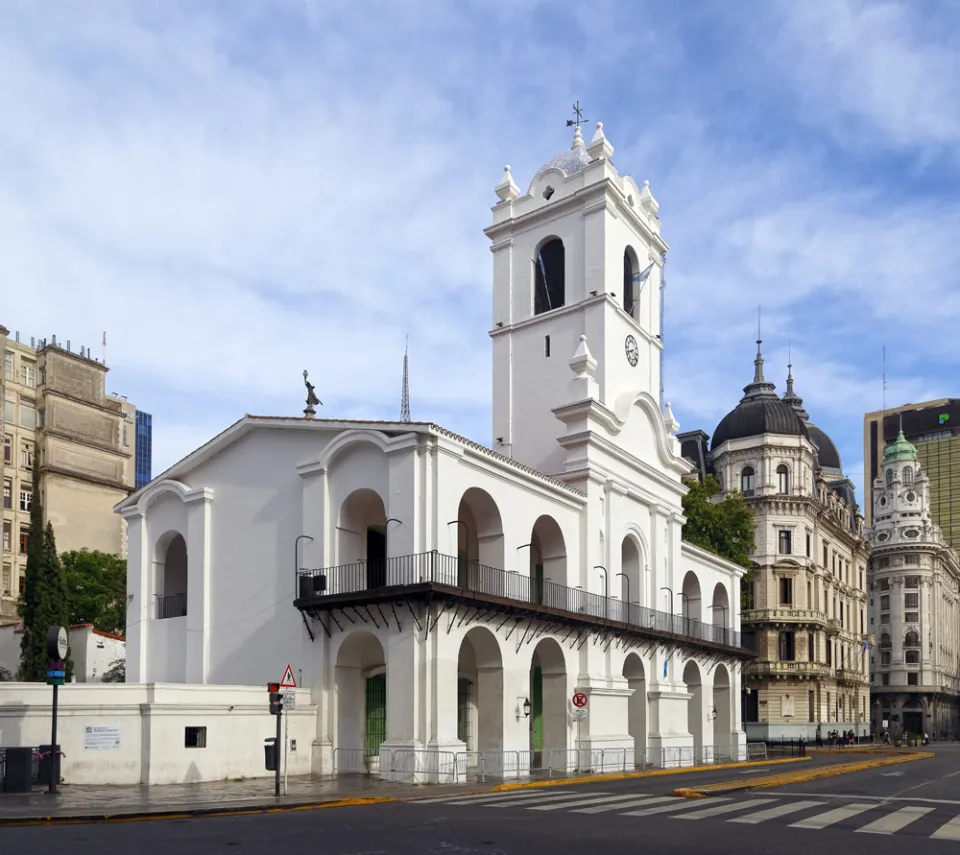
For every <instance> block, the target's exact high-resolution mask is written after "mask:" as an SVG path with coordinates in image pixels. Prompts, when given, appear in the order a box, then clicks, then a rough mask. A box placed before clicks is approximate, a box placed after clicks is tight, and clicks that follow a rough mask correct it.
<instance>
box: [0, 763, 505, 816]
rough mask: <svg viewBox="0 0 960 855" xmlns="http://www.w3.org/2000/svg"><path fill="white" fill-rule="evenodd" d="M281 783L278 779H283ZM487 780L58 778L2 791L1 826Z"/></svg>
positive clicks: (393, 793)
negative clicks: (137, 782) (282, 789)
mask: <svg viewBox="0 0 960 855" xmlns="http://www.w3.org/2000/svg"><path fill="white" fill-rule="evenodd" d="M281 786H282V785H281ZM490 786H491V785H489V784H487V785H484V784H476V785H471V784H467V785H464V784H459V785H449V786H439V785H420V786H414V785H410V784H392V783H389V782H386V781H380V780H376V779H372V778H366V777H363V776H359V775H358V776H356V777H350V778H341V779H328V778H313V777H310V776H303V777H296V778H290V779H289V780H288V782H287V795H286V796H283V795H281V796H275V795H274V794H273V792H274V783H273V778H272V777H268V778H252V779H245V780H239V781H214V782H206V783H202V784H166V785H164V786H152V787H147V786H85V785H79V784H61V786H60V787H59V792H58V793H57V794H56V795H51V794H49V793H48V792H47V791H46V787H34V789H33V791H32V792H30V793H3V792H0V826H3V825H9V824H13V823H22V822H27V821H31V820H32V821H36V822H43V820H45V819H48V818H49V819H51V820H56V819H67V818H74V819H78V820H79V819H84V820H94V819H101V820H104V819H110V818H117V819H119V818H128V819H133V818H136V817H146V816H153V815H157V814H164V815H169V814H187V815H202V814H204V813H224V812H242V811H244V810H265V809H267V810H268V809H270V808H272V807H276V808H281V809H286V810H289V809H291V808H295V807H300V806H302V807H307V806H314V805H319V804H324V803H337V804H339V803H343V802H347V803H349V802H353V801H356V802H357V803H361V804H362V803H363V802H364V801H365V800H368V799H385V798H390V799H400V798H407V797H410V798H412V797H415V796H417V795H419V794H430V795H433V794H437V795H442V794H443V793H445V792H447V791H450V792H453V793H461V792H472V791H474V790H478V789H489V788H490Z"/></svg>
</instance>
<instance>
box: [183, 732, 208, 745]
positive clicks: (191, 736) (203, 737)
mask: <svg viewBox="0 0 960 855" xmlns="http://www.w3.org/2000/svg"><path fill="white" fill-rule="evenodd" d="M183 747H184V748H206V747H207V729H206V728H205V727H185V728H184V729H183Z"/></svg>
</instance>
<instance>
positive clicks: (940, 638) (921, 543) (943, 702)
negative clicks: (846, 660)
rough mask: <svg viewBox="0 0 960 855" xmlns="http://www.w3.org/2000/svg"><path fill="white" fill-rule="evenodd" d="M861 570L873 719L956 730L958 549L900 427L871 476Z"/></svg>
mask: <svg viewBox="0 0 960 855" xmlns="http://www.w3.org/2000/svg"><path fill="white" fill-rule="evenodd" d="M871 487H872V494H873V497H874V507H873V515H872V518H873V525H872V526H871V527H870V529H869V536H870V542H871V545H872V554H871V558H870V569H869V571H868V578H869V585H870V629H871V632H873V633H875V635H876V639H877V645H876V649H875V650H873V651H872V652H871V687H870V693H871V698H872V700H873V704H874V710H873V712H874V720H875V721H877V720H879V721H880V722H881V724H882V723H883V722H886V723H887V724H886V727H887V728H888V729H889V730H890V732H891V733H893V734H895V735H899V734H902V733H904V732H907V733H914V734H916V733H928V734H929V735H930V736H932V737H938V738H951V739H955V738H958V737H960V556H958V554H957V552H956V551H955V550H954V549H953V548H951V546H950V544H949V543H948V542H947V539H946V537H945V536H944V533H943V531H942V529H941V528H940V526H939V525H938V524H937V522H936V520H935V517H934V514H933V512H932V508H931V494H932V492H933V490H932V485H931V479H930V476H929V474H928V473H927V472H926V471H925V470H924V469H923V468H922V461H921V458H920V455H919V453H918V450H917V447H916V446H915V445H913V443H911V442H910V441H909V440H908V439H907V438H906V437H905V436H904V432H903V431H900V432H899V434H898V436H897V438H896V439H895V440H894V441H893V442H892V443H890V444H889V445H887V446H886V448H885V449H884V452H883V457H882V459H881V465H880V466H879V468H878V470H877V477H876V479H874V482H873V484H872V485H871Z"/></svg>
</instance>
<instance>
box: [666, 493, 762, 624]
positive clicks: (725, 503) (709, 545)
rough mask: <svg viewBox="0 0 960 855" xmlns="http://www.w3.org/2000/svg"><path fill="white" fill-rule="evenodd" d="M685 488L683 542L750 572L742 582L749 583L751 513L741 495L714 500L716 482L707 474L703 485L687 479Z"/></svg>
mask: <svg viewBox="0 0 960 855" xmlns="http://www.w3.org/2000/svg"><path fill="white" fill-rule="evenodd" d="M688 487H689V488H690V489H689V491H688V492H687V494H686V495H685V496H684V497H683V514H684V516H685V517H686V518H687V521H686V522H685V523H684V525H683V539H684V540H686V541H687V542H688V543H692V544H693V545H694V546H699V547H700V548H702V549H706V550H708V551H709V552H713V553H714V554H716V555H719V556H720V557H721V558H726V559H727V560H729V561H732V562H733V563H734V564H739V565H740V566H741V567H746V568H747V569H748V570H749V571H750V572H748V573H747V575H746V576H744V577H743V580H742V582H747V581H749V580H750V578H751V577H752V575H753V572H752V569H751V568H752V564H753V562H752V561H751V559H750V552H751V550H752V549H753V547H754V542H755V541H754V535H755V529H754V513H753V511H752V510H751V509H750V508H749V507H747V503H746V502H745V501H744V500H743V494H742V493H740V492H739V491H733V492H730V493H728V494H727V495H726V496H725V497H724V498H723V499H720V500H719V501H718V500H717V497H718V496H719V495H720V492H721V491H720V482H719V481H717V479H716V477H715V476H714V475H707V476H706V478H704V480H703V483H700V481H699V479H696V480H691V481H690V482H689V483H688ZM741 605H742V603H741Z"/></svg>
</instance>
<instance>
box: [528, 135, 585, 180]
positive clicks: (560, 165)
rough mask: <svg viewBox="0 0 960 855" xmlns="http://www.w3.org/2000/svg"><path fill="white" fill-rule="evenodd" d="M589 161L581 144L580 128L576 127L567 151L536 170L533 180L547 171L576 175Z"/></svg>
mask: <svg viewBox="0 0 960 855" xmlns="http://www.w3.org/2000/svg"><path fill="white" fill-rule="evenodd" d="M590 160H591V158H590V155H589V153H588V152H587V147H586V145H585V144H584V142H583V133H582V132H581V130H580V126H579V125H577V129H576V131H574V134H573V144H572V145H571V146H570V149H569V151H565V152H563V153H562V154H558V155H557V156H556V157H555V158H553V159H552V160H549V161H547V162H546V163H545V164H544V165H543V166H541V167H540V168H539V169H538V170H537V174H536V175H534V180H536V179H537V178H538V177H539V176H541V175H543V173H544V172H546V171H547V170H548V169H559V170H560V171H561V172H562V173H563V174H564V175H566V176H568V177H569V176H571V175H576V174H577V173H578V172H580V170H582V169H583V168H584V167H586V166H588V165H589V164H590Z"/></svg>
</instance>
